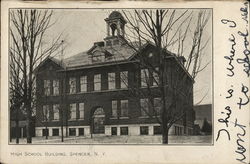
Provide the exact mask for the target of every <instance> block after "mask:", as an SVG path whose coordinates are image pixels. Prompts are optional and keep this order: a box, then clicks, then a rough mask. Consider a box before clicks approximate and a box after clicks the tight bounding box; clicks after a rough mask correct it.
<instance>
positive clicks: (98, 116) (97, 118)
mask: <svg viewBox="0 0 250 164" xmlns="http://www.w3.org/2000/svg"><path fill="white" fill-rule="evenodd" d="M104 120H105V114H104V111H103V109H102V108H97V109H96V110H95V112H94V114H93V133H94V134H101V133H104Z"/></svg>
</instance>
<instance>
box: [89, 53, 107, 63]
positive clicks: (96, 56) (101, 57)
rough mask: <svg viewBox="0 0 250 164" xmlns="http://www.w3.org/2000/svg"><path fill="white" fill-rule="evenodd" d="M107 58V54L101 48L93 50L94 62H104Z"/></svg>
mask: <svg viewBox="0 0 250 164" xmlns="http://www.w3.org/2000/svg"><path fill="white" fill-rule="evenodd" d="M104 60H105V54H104V53H103V52H101V51H99V50H96V51H94V52H93V55H92V63H98V62H103V61H104Z"/></svg>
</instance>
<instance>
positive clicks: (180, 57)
mask: <svg viewBox="0 0 250 164" xmlns="http://www.w3.org/2000/svg"><path fill="white" fill-rule="evenodd" d="M178 60H179V61H180V62H181V64H182V65H184V64H185V62H186V59H185V57H184V56H179V57H178Z"/></svg>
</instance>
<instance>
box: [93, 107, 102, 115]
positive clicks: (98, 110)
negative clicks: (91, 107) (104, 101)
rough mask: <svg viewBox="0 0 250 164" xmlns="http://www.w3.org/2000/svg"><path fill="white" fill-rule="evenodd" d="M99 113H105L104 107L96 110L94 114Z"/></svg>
mask: <svg viewBox="0 0 250 164" xmlns="http://www.w3.org/2000/svg"><path fill="white" fill-rule="evenodd" d="M97 115H104V110H103V108H97V109H96V110H95V112H94V116H97Z"/></svg>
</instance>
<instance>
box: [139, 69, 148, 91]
mask: <svg viewBox="0 0 250 164" xmlns="http://www.w3.org/2000/svg"><path fill="white" fill-rule="evenodd" d="M148 85H149V72H148V69H141V87H147V86H148Z"/></svg>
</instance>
